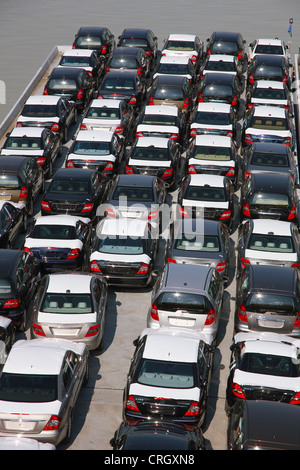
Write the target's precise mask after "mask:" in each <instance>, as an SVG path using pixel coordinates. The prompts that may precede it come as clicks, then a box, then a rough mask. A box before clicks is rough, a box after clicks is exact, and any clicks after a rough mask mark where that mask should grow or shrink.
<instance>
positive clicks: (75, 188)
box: [50, 179, 90, 195]
mask: <svg viewBox="0 0 300 470" xmlns="http://www.w3.org/2000/svg"><path fill="white" fill-rule="evenodd" d="M50 191H51V192H52V193H58V194H59V193H66V192H67V193H70V194H82V195H83V194H89V192H90V184H89V182H88V181H76V180H74V181H70V180H65V181H64V180H58V179H57V180H53V181H52V184H51V189H50Z"/></svg>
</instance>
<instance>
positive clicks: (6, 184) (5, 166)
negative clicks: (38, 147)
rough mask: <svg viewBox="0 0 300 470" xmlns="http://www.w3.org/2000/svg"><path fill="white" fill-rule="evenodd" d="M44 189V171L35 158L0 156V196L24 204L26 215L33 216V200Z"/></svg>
mask: <svg viewBox="0 0 300 470" xmlns="http://www.w3.org/2000/svg"><path fill="white" fill-rule="evenodd" d="M43 191H44V173H43V170H42V169H41V167H40V165H38V163H37V162H36V160H35V158H29V157H24V156H21V157H19V156H14V155H12V156H2V157H0V197H1V199H2V200H7V201H11V202H16V203H21V204H25V207H26V211H27V215H28V216H30V217H31V216H33V212H34V202H35V200H36V198H37V197H38V195H39V193H41V192H43Z"/></svg>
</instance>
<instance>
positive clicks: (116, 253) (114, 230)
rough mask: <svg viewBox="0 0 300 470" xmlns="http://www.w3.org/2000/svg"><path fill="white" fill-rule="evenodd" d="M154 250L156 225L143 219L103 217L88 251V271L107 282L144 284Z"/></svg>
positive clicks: (146, 283) (156, 244)
mask: <svg viewBox="0 0 300 470" xmlns="http://www.w3.org/2000/svg"><path fill="white" fill-rule="evenodd" d="M157 250H158V227H157V225H156V224H154V223H152V224H150V223H149V222H148V221H147V220H141V219H128V218H125V219H124V218H115V219H110V218H104V219H103V220H102V221H101V222H99V224H98V226H97V238H96V240H95V243H94V245H93V247H92V252H91V255H90V271H91V273H94V274H102V275H103V276H104V277H105V279H106V280H107V282H108V283H109V284H111V285H122V286H146V285H148V284H149V283H150V282H151V281H152V271H153V269H154V263H155V259H156V255H157Z"/></svg>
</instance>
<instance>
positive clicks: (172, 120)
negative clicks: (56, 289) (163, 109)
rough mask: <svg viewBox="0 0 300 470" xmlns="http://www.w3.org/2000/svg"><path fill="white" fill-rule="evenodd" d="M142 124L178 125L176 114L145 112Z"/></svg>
mask: <svg viewBox="0 0 300 470" xmlns="http://www.w3.org/2000/svg"><path fill="white" fill-rule="evenodd" d="M141 124H150V125H154V126H177V117H176V116H165V115H162V114H144V116H143V119H142V121H141Z"/></svg>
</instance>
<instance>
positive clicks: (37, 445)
mask: <svg viewBox="0 0 300 470" xmlns="http://www.w3.org/2000/svg"><path fill="white" fill-rule="evenodd" d="M0 450H11V451H12V450H56V447H55V446H54V445H53V444H49V443H46V442H39V441H37V440H36V439H31V438H30V437H19V436H18V437H0Z"/></svg>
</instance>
